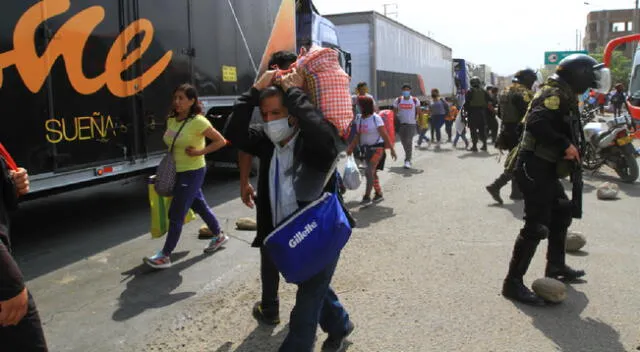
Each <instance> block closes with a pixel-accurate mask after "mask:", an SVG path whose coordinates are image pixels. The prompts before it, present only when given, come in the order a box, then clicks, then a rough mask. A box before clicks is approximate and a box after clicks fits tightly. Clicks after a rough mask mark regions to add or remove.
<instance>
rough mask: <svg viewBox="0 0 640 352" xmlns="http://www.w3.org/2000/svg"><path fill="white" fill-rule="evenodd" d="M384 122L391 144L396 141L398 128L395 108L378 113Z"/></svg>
mask: <svg viewBox="0 0 640 352" xmlns="http://www.w3.org/2000/svg"><path fill="white" fill-rule="evenodd" d="M378 115H380V117H381V118H382V121H383V122H384V128H385V129H386V130H387V134H388V135H389V139H390V141H391V144H392V145H393V144H395V143H396V128H395V116H394V115H393V110H382V111H380V113H379V114H378Z"/></svg>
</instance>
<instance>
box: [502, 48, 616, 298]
mask: <svg viewBox="0 0 640 352" xmlns="http://www.w3.org/2000/svg"><path fill="white" fill-rule="evenodd" d="M607 81H608V82H607ZM609 86H610V74H609V71H608V69H606V68H604V65H603V64H598V62H597V61H596V60H594V59H593V58H592V57H590V56H588V55H583V54H574V55H570V56H568V57H566V58H565V59H563V60H562V61H560V63H559V64H558V68H557V70H556V73H555V74H554V75H552V76H551V77H549V78H548V79H547V80H546V82H545V83H544V85H542V87H541V88H540V90H539V91H538V92H537V93H536V95H535V97H534V98H533V100H532V101H531V105H530V107H529V109H528V111H527V114H526V116H525V122H524V124H525V126H524V133H523V137H522V140H521V142H520V145H519V146H518V149H517V150H516V151H517V159H515V171H514V176H515V180H516V181H517V182H518V185H519V187H520V190H521V191H522V193H523V194H524V213H525V216H524V219H525V223H524V227H523V228H522V229H521V230H520V234H519V235H518V238H517V239H516V243H515V245H514V248H513V254H512V257H511V261H510V263H509V271H508V273H507V277H506V278H505V280H504V284H503V287H502V295H503V296H505V297H506V298H509V299H513V300H516V301H519V302H523V303H527V304H533V305H542V304H544V301H543V300H542V299H541V298H540V297H538V296H537V295H536V294H535V293H533V292H532V291H531V290H529V289H528V288H527V287H526V286H525V285H524V280H523V279H524V275H525V274H526V272H527V269H528V268H529V264H530V263H531V259H532V258H533V255H534V254H535V251H536V248H537V247H538V243H539V242H540V241H541V240H543V239H548V248H547V266H546V269H545V276H546V277H551V278H554V279H561V280H565V281H572V280H575V279H577V278H580V277H582V276H584V275H585V272H584V271H582V270H574V269H571V268H570V267H569V266H567V265H566V262H565V244H566V239H567V229H568V228H569V226H570V225H571V221H572V218H573V217H574V216H576V217H578V216H580V215H579V214H580V213H581V212H582V209H581V208H580V207H581V204H580V203H579V202H576V200H579V198H576V197H579V196H581V192H582V190H581V189H576V187H575V186H576V185H578V186H579V185H580V183H579V182H576V184H574V194H573V199H572V200H571V201H570V200H569V199H568V197H567V195H566V194H565V191H564V187H563V185H562V183H560V179H561V178H564V177H567V176H568V175H569V174H570V173H571V172H572V171H573V170H577V172H580V170H579V165H580V151H579V150H578V148H577V147H579V144H578V145H576V144H577V143H576V141H579V140H580V136H579V135H580V134H581V131H580V126H579V117H580V112H579V111H578V94H580V93H581V92H584V91H586V90H587V89H588V88H590V87H594V88H598V89H601V90H603V91H606V90H607V89H609ZM512 155H513V153H512ZM512 155H510V157H511V156H512ZM573 181H575V180H573ZM576 191H579V192H576Z"/></svg>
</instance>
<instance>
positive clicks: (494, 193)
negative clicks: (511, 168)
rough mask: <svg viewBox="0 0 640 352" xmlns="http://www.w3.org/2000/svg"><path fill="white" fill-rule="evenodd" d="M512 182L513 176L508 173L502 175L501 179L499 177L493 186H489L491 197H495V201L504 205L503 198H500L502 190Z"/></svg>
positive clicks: (488, 190)
mask: <svg viewBox="0 0 640 352" xmlns="http://www.w3.org/2000/svg"><path fill="white" fill-rule="evenodd" d="M510 180H511V175H510V174H507V173H503V174H502V175H500V177H498V178H497V179H496V180H495V181H493V183H492V184H490V185H488V186H487V192H489V194H490V195H491V197H493V199H494V200H495V201H496V202H498V203H499V204H502V203H503V201H502V197H500V189H501V188H502V187H504V186H506V185H507V183H509V181H510Z"/></svg>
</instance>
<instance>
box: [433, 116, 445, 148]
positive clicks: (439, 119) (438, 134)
mask: <svg viewBox="0 0 640 352" xmlns="http://www.w3.org/2000/svg"><path fill="white" fill-rule="evenodd" d="M442 125H444V115H433V116H431V129H432V130H433V131H434V133H435V140H434V142H436V141H437V142H440V141H441V140H442Z"/></svg>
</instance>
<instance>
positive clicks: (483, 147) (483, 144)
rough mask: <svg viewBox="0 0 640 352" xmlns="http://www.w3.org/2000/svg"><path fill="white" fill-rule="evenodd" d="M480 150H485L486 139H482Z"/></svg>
mask: <svg viewBox="0 0 640 352" xmlns="http://www.w3.org/2000/svg"><path fill="white" fill-rule="evenodd" d="M480 150H482V151H483V152H486V151H487V141H486V140H484V141H482V148H480Z"/></svg>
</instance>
